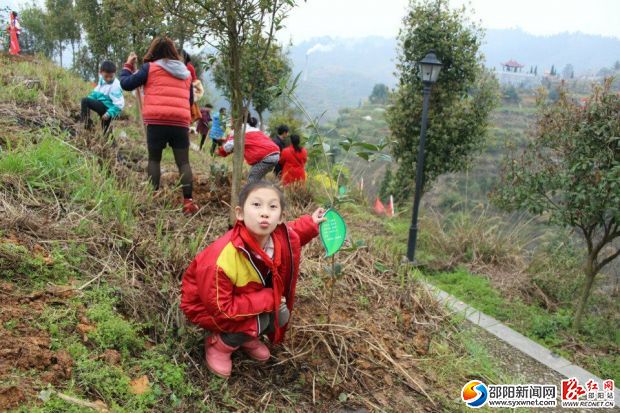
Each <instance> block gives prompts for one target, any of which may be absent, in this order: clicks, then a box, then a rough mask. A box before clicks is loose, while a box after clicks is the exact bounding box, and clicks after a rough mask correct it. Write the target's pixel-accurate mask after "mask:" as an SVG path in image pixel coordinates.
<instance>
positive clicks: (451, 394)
mask: <svg viewBox="0 0 620 413" xmlns="http://www.w3.org/2000/svg"><path fill="white" fill-rule="evenodd" d="M0 59H2V64H1V65H0V68H1V69H0V84H1V85H2V87H1V88H0V91H1V92H0V125H1V126H2V130H3V132H4V133H3V134H2V135H0V141H1V142H0V145H2V148H3V151H2V153H1V155H0V186H1V188H2V191H1V192H0V209H1V211H2V213H1V214H0V269H1V271H0V294H1V295H2V300H0V321H1V322H0V334H2V336H3V338H4V340H3V349H2V353H1V354H0V410H5V409H14V410H15V411H20V412H25V411H29V412H52V411H63V412H65V411H66V412H73V411H75V412H77V411H84V409H85V408H86V407H88V408H94V409H98V410H100V411H117V412H140V411H175V412H178V411H186V412H196V411H205V412H211V411H229V410H244V411H258V410H262V411H264V410H268V411H335V410H338V409H344V410H343V411H346V410H354V409H356V408H360V407H365V408H367V409H369V410H377V411H378V410H387V411H446V410H454V411H458V410H460V405H459V403H456V402H454V400H455V398H456V397H457V396H458V394H459V391H460V387H461V386H462V383H464V382H465V381H466V379H467V377H469V376H470V375H471V374H484V375H487V376H488V377H491V378H494V379H497V380H501V378H502V377H504V376H503V374H504V373H503V372H502V371H501V370H496V369H495V367H494V366H493V363H491V366H489V367H486V368H483V369H480V368H478V367H477V364H478V361H479V357H481V356H480V352H478V353H476V354H477V355H478V358H477V359H474V358H473V357H468V356H465V357H464V355H467V354H469V350H468V348H469V347H468V345H467V343H468V342H467V338H466V336H463V335H461V333H459V329H458V328H457V327H456V325H454V324H453V323H452V321H451V319H450V318H449V317H447V315H446V314H444V312H443V310H442V309H441V308H440V307H439V306H438V305H437V303H436V302H435V301H434V299H433V298H432V297H431V296H430V295H429V294H428V293H427V292H426V291H425V290H423V289H420V288H417V284H416V282H415V281H414V280H413V279H409V278H408V275H407V274H406V273H404V272H403V270H402V269H399V268H398V266H397V264H395V263H397V262H398V257H394V256H393V255H392V253H391V252H390V250H389V249H386V248H385V246H383V247H382V246H380V245H377V244H372V243H370V242H369V245H368V246H367V247H365V248H362V249H359V250H357V251H352V252H343V253H341V254H340V256H339V261H340V262H341V263H342V277H341V278H339V279H338V280H336V282H335V283H334V280H332V279H331V278H330V276H329V275H328V274H327V273H325V271H324V267H325V266H326V265H327V264H328V263H327V262H326V260H325V259H324V258H323V252H322V248H321V246H320V244H319V243H318V242H316V241H315V242H314V243H313V244H312V245H310V246H309V247H308V248H307V249H306V250H305V252H304V261H303V265H302V279H301V282H300V287H299V290H298V306H297V311H296V314H294V321H293V325H292V327H291V330H290V331H289V335H288V338H287V341H286V342H285V344H284V346H281V347H278V348H275V349H274V350H273V357H272V359H271V360H270V361H269V362H268V363H267V364H266V365H265V366H262V367H259V365H258V364H257V363H255V362H253V361H251V360H249V359H247V358H245V357H244V356H240V355H235V367H234V371H233V376H232V378H231V379H230V380H229V381H223V380H220V379H217V378H214V377H213V376H211V375H210V374H209V373H208V372H207V371H206V369H205V368H204V363H203V354H202V339H203V337H204V336H203V332H201V331H199V330H198V329H196V328H195V327H193V326H189V325H187V324H186V323H185V321H184V317H183V315H182V314H181V313H180V311H179V308H178V300H179V291H178V287H179V281H180V277H181V275H182V273H183V271H184V269H185V267H186V266H187V264H188V263H189V262H190V260H191V258H192V257H193V255H194V254H195V253H196V252H197V251H199V250H200V249H202V248H204V247H205V246H206V245H208V244H209V243H210V242H212V241H213V240H214V239H215V238H216V237H217V236H219V235H220V234H222V233H224V231H225V229H226V218H225V217H226V214H227V207H226V200H227V198H228V197H227V193H228V188H229V187H228V178H227V176H228V175H227V171H228V170H229V164H228V163H227V161H226V162H224V161H213V160H212V159H210V158H209V157H207V156H204V155H203V154H201V153H194V152H192V165H193V167H194V170H195V175H196V176H195V186H196V196H195V198H196V199H197V200H198V202H199V203H200V205H201V206H202V207H203V208H202V210H201V212H200V213H199V214H198V215H197V216H195V217H192V218H189V219H188V218H185V217H183V215H182V214H181V213H180V211H179V207H178V204H179V199H178V190H177V188H176V180H177V177H176V172H175V169H174V166H173V165H174V164H173V161H172V159H171V156H170V154H169V153H167V154H166V155H165V157H164V165H163V167H164V170H165V173H164V177H163V181H164V182H165V188H164V189H163V190H162V191H161V193H160V194H158V195H157V196H153V194H152V193H151V192H150V190H149V188H148V186H147V185H145V183H144V180H145V173H144V162H145V157H146V155H145V150H144V148H143V143H142V142H143V138H142V136H141V128H139V127H137V126H136V123H135V121H134V120H133V119H132V118H131V116H130V117H129V118H126V119H123V120H120V121H118V122H116V123H115V126H114V127H115V136H116V139H115V140H114V141H107V142H106V141H105V140H103V139H102V137H101V136H100V135H99V134H97V133H94V134H93V133H88V134H85V133H84V132H83V131H82V129H81V127H79V126H78V125H76V123H75V121H76V119H77V109H78V108H77V102H79V98H80V97H81V96H83V95H85V94H86V93H87V92H88V89H89V87H88V85H86V84H84V83H83V82H81V81H79V80H77V79H76V78H75V77H73V76H72V75H70V74H68V73H67V72H64V71H63V70H60V69H58V68H56V67H55V66H53V65H52V64H50V63H49V62H45V61H40V60H34V61H28V60H23V59H10V58H8V57H6V56H1V57H0ZM127 98H128V99H130V96H129V95H128V96H127ZM132 111H133V108H132V105H131V104H130V105H129V108H128V110H127V113H132ZM292 198H293V202H292V204H293V205H292V207H291V211H290V213H291V215H292V216H297V215H299V214H301V213H302V212H308V211H310V210H311V209H312V206H313V204H314V201H313V199H312V196H311V195H303V194H296V195H295V196H293V197H292ZM342 212H343V213H344V214H345V216H346V217H347V220H348V221H349V223H350V228H351V239H354V240H359V239H367V240H370V239H372V238H373V233H374V232H375V231H382V229H381V227H382V221H381V220H376V219H372V220H370V221H369V219H368V217H367V214H366V212H365V208H364V207H358V206H354V205H346V206H343V207H342ZM331 285H334V288H335V291H336V293H335V294H334V296H335V297H336V299H335V300H334V303H333V305H332V306H331V315H329V316H328V314H327V310H328V308H329V305H328V302H329V296H330V288H331ZM328 317H329V321H328Z"/></svg>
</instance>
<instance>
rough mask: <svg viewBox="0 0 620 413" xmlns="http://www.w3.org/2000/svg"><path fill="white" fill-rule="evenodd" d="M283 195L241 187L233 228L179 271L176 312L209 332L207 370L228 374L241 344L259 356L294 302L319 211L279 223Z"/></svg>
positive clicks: (278, 337)
mask: <svg viewBox="0 0 620 413" xmlns="http://www.w3.org/2000/svg"><path fill="white" fill-rule="evenodd" d="M284 211H285V200H284V195H283V194H282V191H281V190H280V189H279V188H278V187H276V186H275V185H274V184H273V183H269V182H265V181H258V182H253V183H249V184H247V185H246V186H245V187H244V188H243V189H242V190H241V192H240V194H239V205H237V206H236V207H235V213H236V216H237V223H236V224H235V226H234V227H233V228H232V229H231V230H230V231H228V232H227V233H226V234H224V235H223V236H222V237H220V238H218V239H217V240H216V241H215V242H213V243H212V244H211V245H209V246H208V247H207V248H206V249H204V250H203V251H202V252H200V253H199V254H198V255H197V256H196V257H195V258H194V260H193V261H192V263H191V264H190V265H189V268H188V269H187V270H186V271H185V274H184V275H183V280H182V286H181V305H180V307H181V310H182V311H183V312H184V313H185V315H186V316H187V318H188V319H189V321H190V322H192V323H194V324H197V325H199V326H200V327H202V328H204V329H205V330H207V332H209V333H210V335H209V336H207V337H206V338H205V342H204V346H205V358H206V362H207V367H208V368H209V370H210V371H211V372H213V373H214V374H216V375H218V376H220V377H223V378H228V377H230V374H231V371H232V361H231V354H232V353H233V352H234V351H235V350H237V349H239V348H240V349H241V350H243V351H244V352H246V353H247V354H248V355H249V356H250V357H251V358H253V359H255V360H258V361H266V360H268V359H269V357H270V356H271V353H270V351H269V348H268V347H267V346H266V345H265V344H264V343H263V342H262V341H261V340H260V336H261V335H264V334H266V335H268V337H269V339H270V341H271V342H272V343H273V344H278V343H280V342H281V341H282V340H283V339H284V334H285V332H286V330H287V328H288V322H289V320H290V314H291V312H292V311H293V304H294V302H295V287H296V284H297V278H298V276H299V262H300V260H301V247H302V246H304V245H305V244H307V243H309V242H310V241H311V240H312V239H313V238H314V237H316V236H317V235H318V233H319V223H321V222H323V221H325V218H324V217H323V215H324V214H325V210H323V209H322V208H319V209H317V210H316V211H314V213H313V214H312V215H304V216H302V217H301V218H298V219H297V220H295V221H292V222H288V223H285V221H284Z"/></svg>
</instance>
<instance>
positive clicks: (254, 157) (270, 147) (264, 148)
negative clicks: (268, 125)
mask: <svg viewBox="0 0 620 413" xmlns="http://www.w3.org/2000/svg"><path fill="white" fill-rule="evenodd" d="M256 126H257V122H256V119H255V118H253V117H251V116H250V115H249V114H248V122H247V125H246V128H245V148H244V149H245V150H244V152H243V157H244V158H245V161H246V162H247V163H248V165H250V166H252V168H250V173H249V174H248V183H251V182H256V181H260V180H262V179H263V178H264V177H265V175H267V174H268V173H269V172H270V171H273V170H274V168H275V167H276V166H277V165H278V161H279V160H280V148H279V147H278V145H276V144H275V143H273V141H272V140H271V139H270V138H269V136H267V135H265V134H264V133H263V131H261V130H260V129H258V128H256ZM234 150H235V141H234V133H233V134H231V135H230V136H229V137H228V139H227V140H226V142H224V144H223V145H222V146H221V147H220V149H219V151H218V154H219V155H220V156H228V155H230V154H231V153H233V151H234Z"/></svg>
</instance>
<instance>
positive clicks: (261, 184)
mask: <svg viewBox="0 0 620 413" xmlns="http://www.w3.org/2000/svg"><path fill="white" fill-rule="evenodd" d="M263 188H267V189H273V190H274V191H275V192H276V194H278V198H280V209H281V210H282V211H284V208H285V206H286V201H285V199H284V193H283V192H282V190H281V189H280V187H278V185H276V184H275V183H273V182H269V181H256V182H250V183H247V184H246V185H245V186H244V187H243V188H242V189H241V192H239V206H240V207H241V208H243V205H245V201H247V200H248V197H249V196H250V194H251V193H252V192H254V191H256V190H257V189H263Z"/></svg>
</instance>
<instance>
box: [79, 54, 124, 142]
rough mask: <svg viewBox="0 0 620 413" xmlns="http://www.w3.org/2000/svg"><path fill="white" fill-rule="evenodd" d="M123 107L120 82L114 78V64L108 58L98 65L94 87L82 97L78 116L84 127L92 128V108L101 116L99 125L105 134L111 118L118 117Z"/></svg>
mask: <svg viewBox="0 0 620 413" xmlns="http://www.w3.org/2000/svg"><path fill="white" fill-rule="evenodd" d="M124 107H125V97H124V96H123V89H122V88H121V83H120V82H119V80H118V79H117V78H116V65H115V64H114V63H112V62H110V61H109V60H106V61H104V62H103V63H101V66H100V67H99V80H98V81H97V86H95V89H94V90H93V91H92V92H91V93H90V95H88V96H87V97H85V98H84V99H82V110H81V113H80V118H81V120H82V122H84V126H85V127H86V129H88V130H90V129H92V128H93V122H92V120H91V118H90V111H91V110H94V111H95V112H97V114H98V115H99V116H100V117H101V127H102V129H103V134H104V136H106V135H107V134H108V131H109V129H110V124H111V123H112V119H114V118H116V117H118V116H119V115H120V114H121V112H122V111H123V108H124Z"/></svg>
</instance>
